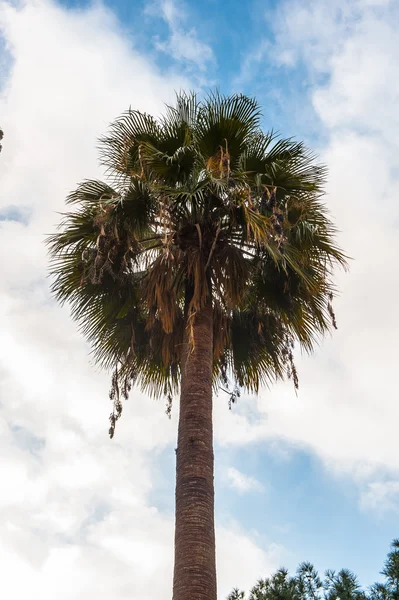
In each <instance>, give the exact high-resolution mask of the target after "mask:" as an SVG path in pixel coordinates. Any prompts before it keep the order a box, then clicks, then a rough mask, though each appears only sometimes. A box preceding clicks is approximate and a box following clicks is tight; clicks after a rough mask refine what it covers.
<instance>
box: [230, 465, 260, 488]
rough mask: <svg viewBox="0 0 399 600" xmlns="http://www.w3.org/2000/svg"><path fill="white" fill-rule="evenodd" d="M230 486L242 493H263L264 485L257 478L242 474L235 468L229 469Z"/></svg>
mask: <svg viewBox="0 0 399 600" xmlns="http://www.w3.org/2000/svg"><path fill="white" fill-rule="evenodd" d="M226 477H227V481H228V484H229V485H230V486H231V487H232V488H234V489H235V490H237V491H238V492H240V493H245V492H253V491H258V492H259V491H262V490H263V489H264V487H263V485H262V484H261V483H260V482H259V481H258V480H257V479H256V478H255V477H251V476H249V475H245V473H241V471H239V470H238V469H236V468H235V467H229V468H228V469H227V473H226Z"/></svg>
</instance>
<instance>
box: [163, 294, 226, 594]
mask: <svg viewBox="0 0 399 600" xmlns="http://www.w3.org/2000/svg"><path fill="white" fill-rule="evenodd" d="M212 365H213V316H212V301H211V299H209V300H208V302H207V303H206V304H205V306H204V307H203V308H202V309H201V310H200V311H199V312H198V313H197V314H196V315H195V317H194V319H193V323H192V329H191V326H188V327H187V328H186V332H185V338H184V344H183V352H182V380H181V394H180V417H179V431H178V447H177V451H176V455H177V456H176V458H177V464H176V529H175V566H174V579H173V600H216V558H215V526H214V481H213V478H214V467H213V464H214V457H213V432H212Z"/></svg>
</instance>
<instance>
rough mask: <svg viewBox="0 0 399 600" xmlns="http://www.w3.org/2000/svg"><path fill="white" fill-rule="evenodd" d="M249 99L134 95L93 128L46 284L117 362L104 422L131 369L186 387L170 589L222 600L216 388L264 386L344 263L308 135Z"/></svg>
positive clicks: (325, 306) (196, 599) (179, 597)
mask: <svg viewBox="0 0 399 600" xmlns="http://www.w3.org/2000/svg"><path fill="white" fill-rule="evenodd" d="M260 118H261V113H260V109H259V106H258V104H257V103H256V101H254V100H252V99H250V98H247V97H245V96H241V95H234V96H230V97H223V96H221V95H219V94H215V95H210V96H209V97H208V98H207V99H205V100H203V101H199V100H198V99H197V98H196V96H195V95H193V94H192V95H186V94H181V95H179V96H178V97H177V102H176V105H175V106H174V107H167V109H166V112H165V115H164V116H163V117H161V118H160V119H155V118H154V117H152V116H150V115H148V114H143V113H140V112H138V111H133V110H129V111H128V112H127V113H125V114H124V115H122V116H121V117H120V118H119V119H117V120H116V121H115V122H114V123H113V124H112V126H111V128H110V131H109V133H108V135H107V136H106V137H105V138H104V139H103V140H102V142H101V157H102V162H103V164H104V165H105V166H106V168H107V175H108V182H107V183H103V182H100V181H91V180H90V181H85V182H83V183H82V184H81V185H80V186H79V187H78V189H77V190H76V191H75V192H73V193H72V194H71V195H70V196H69V198H68V203H69V205H71V206H72V207H73V208H72V211H71V212H68V213H67V214H65V216H64V218H63V221H62V223H61V225H60V229H59V231H58V232H57V233H56V234H55V235H53V236H51V238H50V239H49V244H50V252H51V255H52V268H51V270H52V274H53V277H54V283H53V290H54V293H55V295H56V297H57V298H58V300H59V301H61V302H65V301H67V302H69V304H70V306H71V309H72V315H73V316H74V318H75V319H76V320H77V321H78V323H79V325H80V328H81V330H82V331H83V333H84V334H85V335H86V336H87V338H88V339H89V341H90V342H91V344H92V346H93V352H94V357H95V359H96V360H97V362H98V363H99V364H100V365H102V366H103V367H106V368H112V369H113V377H112V386H111V392H110V397H111V400H112V401H113V411H112V414H111V417H110V420H111V427H110V435H111V437H112V436H113V435H114V430H115V423H116V421H117V420H118V419H119V417H120V415H121V412H122V399H124V398H127V397H128V395H129V391H130V389H131V387H132V385H134V384H138V385H140V386H141V388H142V389H143V390H144V391H145V392H148V393H150V394H153V395H155V396H158V395H162V394H164V395H165V396H166V397H167V398H168V410H170V406H171V402H172V396H173V395H174V394H176V393H177V392H178V391H180V416H179V430H178V446H177V453H176V454H177V466H176V534H175V567H174V586H173V589H174V591H173V597H174V600H187V599H188V598H189V599H190V600H215V598H216V567H215V534H214V484H213V473H214V468H213V460H214V459H213V435H212V392H213V391H217V390H218V389H220V388H223V389H225V390H226V389H227V390H228V392H229V394H230V401H231V402H233V401H234V400H235V399H236V398H237V395H238V393H239V390H240V389H241V388H242V389H246V390H248V391H250V392H257V391H258V389H259V387H260V386H261V385H262V384H266V383H267V382H272V381H275V380H276V379H279V378H282V377H284V376H285V375H288V376H289V377H291V378H292V379H293V381H294V384H295V386H297V385H298V377H297V372H296V369H295V365H294V362H293V347H294V343H295V342H298V344H299V345H300V346H301V347H302V348H303V349H304V350H305V351H311V350H312V348H313V346H314V343H315V341H316V340H317V339H319V338H320V336H322V335H323V334H324V333H326V332H327V331H329V329H330V328H331V326H335V318H334V314H333V311H332V307H331V300H332V297H333V293H334V286H333V282H332V270H333V267H334V265H336V264H339V265H345V258H344V256H343V254H342V253H341V251H340V250H339V249H338V248H337V246H336V243H335V241H334V235H335V229H334V226H333V225H332V223H331V220H330V218H329V216H328V213H327V211H326V208H325V206H324V204H323V202H322V194H323V184H324V180H325V173H326V172H325V169H324V167H321V166H319V165H317V164H316V163H315V159H314V156H313V155H312V154H311V153H310V152H309V151H308V150H307V149H306V148H305V146H304V145H303V143H301V142H296V141H294V140H292V139H288V140H287V139H278V138H277V137H276V136H275V135H274V134H273V133H264V132H263V131H262V130H261V129H260Z"/></svg>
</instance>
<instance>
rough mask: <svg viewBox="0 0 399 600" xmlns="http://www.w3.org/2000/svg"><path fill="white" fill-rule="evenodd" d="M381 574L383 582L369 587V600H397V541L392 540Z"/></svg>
mask: <svg viewBox="0 0 399 600" xmlns="http://www.w3.org/2000/svg"><path fill="white" fill-rule="evenodd" d="M381 574H382V575H384V577H385V582H384V583H375V584H374V585H373V586H372V587H371V590H370V600H399V539H396V540H393V542H392V544H391V551H390V552H389V553H388V556H387V558H386V561H385V564H384V568H383V570H382V571H381Z"/></svg>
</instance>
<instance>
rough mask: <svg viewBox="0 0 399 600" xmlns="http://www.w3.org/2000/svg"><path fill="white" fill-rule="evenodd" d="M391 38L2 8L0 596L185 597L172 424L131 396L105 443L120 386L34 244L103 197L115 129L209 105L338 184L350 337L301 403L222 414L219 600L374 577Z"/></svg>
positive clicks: (393, 460)
mask: <svg viewBox="0 0 399 600" xmlns="http://www.w3.org/2000/svg"><path fill="white" fill-rule="evenodd" d="M398 19H399V9H398V6H397V3H395V2H394V1H393V0H392V1H389V0H342V1H341V0H317V1H316V0H307V1H306V2H303V1H302V0H278V1H276V2H267V1H265V0H254V1H250V2H247V3H243V2H236V1H233V0H232V1H231V2H228V3H224V4H222V3H221V2H216V0H204V1H203V2H201V4H199V3H196V2H190V1H189V0H184V1H183V0H181V1H178V0H155V1H151V0H149V1H145V0H143V1H140V2H133V3H132V2H128V1H127V0H126V1H125V0H123V1H120V2H107V3H102V4H101V3H95V4H92V3H89V2H55V1H54V0H35V1H34V0H27V1H26V2H25V3H21V4H19V3H18V2H14V1H11V0H10V1H8V0H0V48H4V49H5V52H4V53H3V55H2V58H1V59H0V69H1V77H0V80H1V87H0V89H1V94H0V120H1V121H0V124H1V125H2V127H3V128H4V131H5V137H4V140H3V152H2V154H1V155H0V182H1V183H0V229H1V236H0V249H1V251H2V252H3V256H7V261H5V262H4V264H3V270H4V273H3V275H2V277H1V278H0V307H1V308H0V318H1V329H0V331H2V334H1V336H2V337H1V343H0V433H1V440H2V441H1V442H0V444H1V453H0V454H1V455H2V456H3V457H7V460H4V459H3V462H2V461H1V459H0V472H1V473H2V476H3V477H5V478H6V479H7V481H8V482H9V485H8V487H7V491H6V493H5V494H3V497H2V498H1V499H0V514H1V517H2V518H1V519H0V560H1V561H3V560H4V561H5V562H4V564H6V573H7V575H6V577H9V579H7V578H6V580H5V584H4V585H5V589H7V585H9V586H10V589H11V586H14V585H17V588H16V590H17V591H18V594H19V595H18V596H17V597H22V596H23V595H26V593H27V591H30V592H32V590H33V592H34V593H37V594H39V591H40V594H41V597H42V598H44V600H47V598H48V599H50V598H52V597H54V593H55V591H56V593H57V594H58V595H57V597H60V600H63V598H65V599H67V598H71V597H74V598H77V599H78V600H79V598H85V600H87V599H89V600H91V598H94V597H95V598H96V600H98V599H99V598H103V597H104V598H105V597H109V594H111V593H112V594H113V597H114V598H115V600H124V599H125V598H130V597H131V596H132V594H133V596H135V597H140V598H141V600H146V599H147V598H148V599H149V598H153V597H157V598H160V600H163V598H165V599H166V598H168V597H170V593H169V587H168V585H169V584H170V573H171V560H172V553H171V545H172V542H173V502H174V461H175V456H174V447H175V436H176V422H177V410H176V407H175V409H174V411H173V416H172V420H171V421H168V420H167V418H166V417H165V415H164V407H163V405H162V404H161V403H154V402H153V401H152V400H149V399H148V398H145V397H144V396H142V394H140V393H138V392H136V393H135V394H134V395H133V397H132V398H131V400H129V404H128V405H126V407H125V410H124V414H123V419H122V420H121V422H120V425H119V427H118V431H117V436H116V439H115V440H113V442H112V443H111V442H109V440H108V439H107V436H106V428H107V417H108V414H109V405H108V403H107V389H108V383H109V381H108V376H107V374H104V373H98V371H97V370H96V369H95V368H93V366H92V365H91V363H90V359H89V357H88V351H89V349H88V347H87V345H86V344H85V342H84V340H82V339H81V337H80V335H79V334H78V332H77V331H76V327H75V324H74V323H72V322H71V320H70V318H69V314H68V309H67V307H64V308H61V307H59V306H57V305H56V304H55V302H54V301H53V300H52V299H51V297H50V294H49V290H48V280H47V279H46V269H47V258H46V254H45V249H44V246H43V243H42V241H43V237H44V234H45V233H46V232H48V231H51V230H52V229H53V226H54V223H56V222H57V220H58V216H57V214H56V213H57V212H59V211H62V210H63V208H64V198H65V196H66V194H67V193H68V191H70V189H71V188H73V187H74V185H75V184H76V182H78V181H80V180H81V179H83V178H86V177H97V176H98V177H100V176H102V173H101V171H100V170H99V167H98V162H97V156H96V149H95V142H96V139H97V137H98V136H99V135H101V134H102V133H103V132H104V130H105V128H106V126H107V124H108V123H109V121H111V120H112V119H113V118H114V117H115V116H117V115H118V114H119V113H120V112H121V111H122V110H124V109H125V108H126V107H127V106H128V105H129V104H131V105H132V106H134V107H137V108H140V109H141V110H147V111H148V112H150V113H155V114H159V113H160V112H161V111H162V106H163V103H164V102H171V101H173V95H174V90H179V89H181V88H191V89H195V90H196V91H197V92H198V93H199V94H203V93H205V92H206V91H207V90H208V89H209V88H214V87H215V86H217V87H218V88H219V89H220V90H221V91H222V92H225V93H231V92H236V91H242V92H244V93H247V94H249V95H254V96H256V97H257V99H258V100H259V102H260V103H261V105H262V106H263V114H264V120H263V123H264V127H265V129H269V128H273V129H274V130H277V131H280V132H281V134H282V135H284V136H295V137H297V138H299V139H304V140H305V141H306V142H307V144H308V145H309V146H311V147H312V148H313V149H314V150H316V151H317V153H318V154H319V155H320V157H321V159H322V160H323V161H324V162H326V164H327V165H328V167H329V172H330V175H329V182H328V189H327V192H328V193H327V197H326V201H327V202H328V205H329V208H330V210H331V212H332V215H333V217H334V219H335V220H336V222H337V225H338V229H339V241H340V243H341V245H342V246H343V247H344V249H345V250H346V251H347V252H348V254H349V255H350V256H352V257H353V258H354V261H353V262H352V265H351V270H350V273H349V274H343V273H340V274H337V278H338V279H337V280H338V284H339V287H340V290H341V294H340V296H339V297H338V298H337V299H336V306H335V308H336V313H337V319H338V324H339V329H338V331H337V332H336V333H335V334H334V336H333V338H328V339H326V340H325V341H324V343H323V344H322V345H321V346H320V348H317V350H316V352H315V355H314V356H313V357H312V358H309V357H306V356H300V355H299V356H298V357H297V362H298V366H299V371H300V391H299V394H298V397H296V395H295V393H294V390H293V389H292V386H291V385H290V384H278V385H277V386H275V387H274V388H273V389H271V390H263V391H262V392H261V393H260V395H259V397H258V398H247V397H244V398H241V399H240V401H239V403H238V404H237V406H234V407H233V410H232V411H229V410H228V407H227V401H226V399H225V398H224V397H223V395H221V396H220V397H218V398H216V399H215V442H216V517H217V522H218V532H217V539H218V552H219V554H218V565H219V586H220V597H221V598H222V597H223V595H225V594H226V593H227V592H228V591H229V589H231V588H232V587H233V586H239V587H242V588H244V589H248V588H249V587H250V586H251V585H252V584H253V583H254V582H255V580H256V578H257V577H260V576H266V575H268V574H269V573H270V572H271V571H272V570H273V569H276V568H277V567H279V566H281V565H285V566H287V567H288V568H290V569H291V570H294V569H295V568H296V566H297V565H298V563H299V562H301V561H303V560H309V561H311V562H313V563H314V564H315V566H316V567H317V568H318V569H319V570H320V571H324V570H325V569H326V568H333V569H339V568H341V567H348V568H350V569H352V570H353V571H355V572H356V573H357V574H358V575H359V578H360V581H361V583H362V584H363V585H369V584H371V583H372V582H373V581H374V580H375V579H377V578H378V573H379V571H380V569H381V567H382V563H383V560H384V557H385V555H386V553H387V551H388V549H389V544H390V542H391V540H392V539H393V538H394V537H398V530H397V522H398V512H399V459H398V456H399V441H398V436H397V425H396V424H397V422H398V419H399V406H398V403H397V383H396V371H397V339H398V333H399V319H398V317H397V308H396V304H397V300H396V299H397V295H398V292H399V284H398V279H397V274H396V271H395V268H394V267H393V266H392V264H395V259H396V257H397V256H398V255H399V243H398V239H399V238H398V231H397V227H398V223H399V214H398V208H397V206H398V204H397V194H398V192H399V176H398V175H399V134H398V133H397V132H398V131H399V117H398V113H397V105H398V101H399V87H398V83H397V82H398V81H399V66H398V65H399V43H398V41H397V34H396V29H395V23H397V22H399V21H398ZM10 398H11V400H10ZM176 404H177V403H176ZM2 564H3V562H2ZM17 574H18V576H17ZM59 577H62V581H63V586H62V589H61V590H60V588H59ZM15 581H17V583H16V584H15ZM164 581H166V582H169V583H166V584H165V585H164V584H162V582H164ZM115 582H117V583H115ZM115 586H116V587H115ZM34 593H33V597H36V596H35V595H34ZM60 593H61V596H59V594H60ZM79 594H80V595H79ZM154 594H155V595H154ZM37 597H38V596H37Z"/></svg>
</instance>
